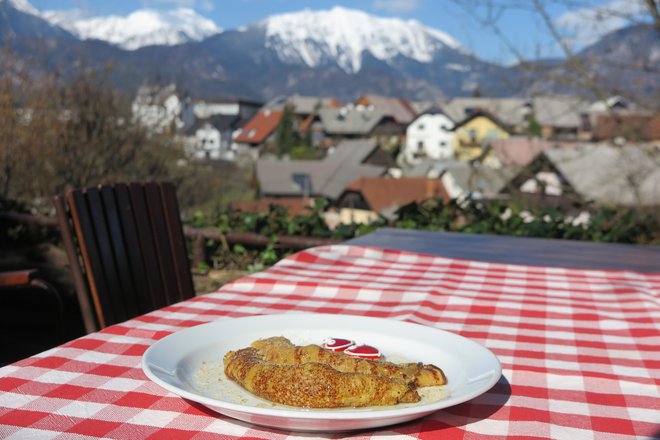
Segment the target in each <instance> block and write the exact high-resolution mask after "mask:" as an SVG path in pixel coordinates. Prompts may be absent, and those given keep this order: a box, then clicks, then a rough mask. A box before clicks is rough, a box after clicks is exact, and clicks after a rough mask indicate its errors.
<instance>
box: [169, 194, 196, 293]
mask: <svg viewBox="0 0 660 440" xmlns="http://www.w3.org/2000/svg"><path fill="white" fill-rule="evenodd" d="M161 194H162V197H163V209H164V210H165V213H166V215H165V221H166V226H167V234H168V238H169V240H168V243H170V246H171V248H172V255H173V257H174V275H175V277H176V283H177V287H178V294H179V297H178V300H179V301H181V300H184V299H187V298H191V297H192V296H193V295H194V293H195V287H194V285H193V280H192V276H191V274H190V262H189V261H188V258H186V256H187V255H188V251H187V249H186V241H185V238H184V236H183V225H182V224H181V217H180V216H179V215H178V212H179V203H178V201H177V197H176V189H175V188H174V185H172V184H171V183H169V182H165V183H163V184H162V185H161Z"/></svg>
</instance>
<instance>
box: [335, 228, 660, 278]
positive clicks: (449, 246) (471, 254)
mask: <svg viewBox="0 0 660 440" xmlns="http://www.w3.org/2000/svg"><path fill="white" fill-rule="evenodd" d="M347 243H349V244H353V245H357V246H375V247H379V248H384V249H396V250H400V251H409V252H419V253H424V254H430V255H438V256H443V257H449V258H460V259H467V260H476V261H487V262H495V263H509V264H527V265H533V266H556V267H567V268H573V269H612V270H634V271H639V272H658V271H660V246H642V245H632V244H622V243H592V242H585V241H577V240H555V239H547V238H528V237H512V236H503V235H485V234H466V233H459V232H431V231H417V230H411V229H397V228H381V229H378V230H377V231H375V232H373V233H371V234H367V235H364V236H362V237H357V238H354V239H352V240H349V241H348V242H347Z"/></svg>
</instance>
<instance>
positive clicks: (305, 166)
mask: <svg viewBox="0 0 660 440" xmlns="http://www.w3.org/2000/svg"><path fill="white" fill-rule="evenodd" d="M389 166H390V164H389V163H388V158H387V157H386V156H383V152H382V150H380V149H379V147H378V145H377V144H375V143H374V142H371V141H368V140H346V141H342V142H341V143H340V144H339V145H338V146H337V148H336V149H335V150H334V152H333V153H331V154H328V155H327V156H326V157H325V158H324V159H323V160H276V159H267V158H260V159H259V160H257V162H256V167H255V173H256V181H257V182H258V185H259V190H260V194H259V196H260V197H263V198H267V197H278V198H279V197H299V198H304V199H308V198H313V197H324V198H327V199H329V200H331V201H334V200H336V199H337V197H339V195H340V194H341V192H342V191H343V190H344V188H345V187H346V185H348V184H349V183H351V182H352V181H353V180H355V179H356V178H359V177H369V176H382V175H384V174H385V173H386V172H387V170H388V167H389Z"/></svg>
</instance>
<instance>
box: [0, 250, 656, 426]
mask: <svg viewBox="0 0 660 440" xmlns="http://www.w3.org/2000/svg"><path fill="white" fill-rule="evenodd" d="M293 311H295V312H320V313H341V314H351V315H368V316H378V317H386V318H391V319H399V320H406V321H411V322H416V323H419V324H424V325H427V326H431V327H437V328H441V329H444V330H449V331H452V332H455V333H458V334H461V335H463V336H466V337H468V338H471V339H473V340H475V341H477V342H480V343H481V344H483V345H485V346H486V347H488V348H490V349H491V350H492V351H493V352H495V353H496V354H497V356H498V357H499V359H500V361H501V362H502V366H503V378H502V379H501V380H500V381H499V383H497V384H496V385H495V386H494V387H493V388H492V389H491V390H490V391H488V392H487V393H485V394H483V395H481V396H479V397H477V398H475V399H473V400H471V401H469V402H466V403H464V404H461V405H457V406H454V407H451V408H448V409H445V410H442V411H438V412H437V413H435V414H433V415H431V416H428V417H426V418H423V419H420V420H417V421H414V422H410V423H407V424H403V425H398V426H392V427H388V428H385V429H384V430H381V431H374V432H360V433H357V434H352V435H353V436H354V437H355V438H364V439H367V438H371V437H380V436H390V437H389V438H412V439H436V438H447V439H454V438H466V439H472V438H493V439H495V438H505V437H520V438H523V437H524V438H530V437H532V438H554V439H557V438H565V439H590V438H634V437H637V438H652V437H654V436H658V435H660V349H659V348H658V347H660V274H658V273H656V274H640V273H634V272H616V271H595V270H569V269H561V268H545V267H527V266H515V265H503V264H491V263H482V262H474V261H462V260H454V259H447V258H439V257H431V256H425V255H418V254H412V253H406V252H398V251H383V250H377V249H373V248H365V247H356V246H346V245H338V246H326V247H319V248H314V249H311V250H307V251H303V252H300V253H298V254H296V255H293V256H291V257H289V258H287V259H285V260H283V261H281V262H280V263H279V264H277V265H276V266H275V267H273V268H271V269H269V270H267V271H264V272H261V273H258V274H254V275H252V276H249V277H246V278H243V279H241V280H238V281H236V282H234V283H232V284H230V285H227V286H225V287H223V288H222V289H220V290H219V291H218V292H215V293H212V294H208V295H204V296H201V297H196V298H193V299H191V300H188V301H185V302H182V303H179V304H176V305H173V306H170V307H167V308H165V309H161V310H159V311H156V312H153V313H150V314H147V315H144V316H141V317H139V318H136V319H132V320H130V321H127V322H125V323H123V324H119V325H115V326H112V327H109V328H107V329H105V330H103V331H101V332H98V333H94V334H91V335H88V336H86V337H83V338H81V339H78V340H75V341H72V342H69V343H67V344H65V345H63V346H60V347H57V348H55V349H52V350H49V351H47V352H44V353H41V354H39V355H37V356H34V357H31V358H28V359H25V360H23V361H21V362H18V363H16V364H13V365H10V366H7V367H4V368H2V369H0V438H15V439H25V438H90V437H92V438H95V437H102V438H131V439H136V438H158V439H160V438H167V439H177V438H195V439H205V438H214V439H218V438H219V439H222V438H246V439H247V438H249V439H296V438H303V435H301V434H296V433H287V432H281V431H276V430H269V429H265V428H260V427H255V426H251V425H249V424H246V423H243V422H239V421H236V420H233V419H230V418H228V417H225V416H222V415H218V414H215V413H212V412H211V411H209V410H207V409H206V408H204V407H203V406H201V405H197V404H194V403H191V402H188V401H185V400H183V399H181V398H179V397H177V396H176V395H173V394H171V393H168V392H166V391H165V390H164V389H162V388H160V387H159V386H157V385H156V384H154V383H152V382H150V381H149V380H147V378H146V377H145V376H144V374H143V373H142V370H141V369H140V358H141V355H142V353H143V352H144V351H145V350H146V349H147V347H148V346H149V345H150V344H152V343H153V342H154V341H156V340H158V339H161V338H163V337H164V336H167V335H169V334H170V333H172V332H175V331H177V330H180V329H183V328H186V327H190V326H194V325H197V324H202V323H205V322H209V321H213V320H215V319H217V318H219V317H223V316H233V317H238V316H249V315H260V314H273V313H287V312H293ZM343 436H345V435H328V436H323V435H320V436H319V437H323V438H325V437H327V438H341V437H343ZM304 438H309V437H304Z"/></svg>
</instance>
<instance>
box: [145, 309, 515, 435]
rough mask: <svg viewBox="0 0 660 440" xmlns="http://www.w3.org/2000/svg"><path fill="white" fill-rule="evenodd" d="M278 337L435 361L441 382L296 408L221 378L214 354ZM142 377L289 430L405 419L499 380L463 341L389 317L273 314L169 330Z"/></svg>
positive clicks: (496, 367) (486, 354) (487, 355)
mask: <svg viewBox="0 0 660 440" xmlns="http://www.w3.org/2000/svg"><path fill="white" fill-rule="evenodd" d="M271 336H285V337H287V338H289V339H291V340H292V341H293V342H294V343H296V344H308V343H316V344H320V343H321V342H322V341H323V340H324V339H326V338H329V337H337V338H346V339H351V340H354V341H356V342H361V343H365V344H369V345H373V346H375V347H377V348H378V349H380V350H381V352H382V353H383V354H384V355H385V357H386V358H387V359H389V360H392V361H416V362H424V363H430V364H435V365H437V366H438V367H440V368H442V370H443V371H444V372H445V374H446V376H447V385H446V386H444V387H434V388H435V389H433V390H432V392H431V393H430V394H429V395H425V394H423V393H425V391H424V390H425V389H420V394H423V395H422V397H423V398H422V401H421V402H419V403H414V404H399V405H396V406H387V407H369V408H346V409H304V408H293V407H289V406H285V405H279V404H273V403H271V402H268V401H266V400H263V399H260V398H258V397H256V396H254V395H252V394H251V393H249V392H247V391H245V390H244V389H243V388H241V387H240V386H238V385H237V384H235V383H234V382H232V381H231V380H229V379H227V378H226V377H225V376H224V373H223V371H222V370H223V366H222V357H223V356H224V355H225V353H227V352H228V351H229V350H236V349H239V348H242V347H246V346H248V345H250V343H252V342H253V341H254V340H256V339H259V338H266V337H271ZM142 369H143V370H144V372H145V374H146V375H147V377H149V378H150V379H151V380H153V381H154V382H156V383H157V384H159V385H160V386H162V387H163V388H165V389H167V390H169V391H171V392H173V393H175V394H177V395H179V396H181V397H183V398H185V399H189V400H192V401H194V402H199V403H201V404H203V405H205V406H207V407H209V408H211V409H213V410H214V411H217V412H219V413H221V414H224V415H227V416H229V417H233V418H236V419H239V420H243V421H246V422H250V423H253V424H256V425H263V426H269V427H273V428H279V429H286V430H293V431H347V430H354V429H368V428H376V427H380V426H386V425H392V424H396V423H401V422H406V421H409V420H413V419H416V418H419V417H423V416H426V415H428V414H431V413H433V412H435V411H437V410H439V409H441V408H446V407H449V406H452V405H456V404H459V403H462V402H465V401H467V400H470V399H472V398H474V397H476V396H478V395H480V394H482V393H484V392H486V391H488V390H489V389H490V388H491V387H492V386H493V385H494V384H495V383H496V382H497V381H498V380H499V378H500V376H501V374H502V368H501V366H500V363H499V361H498V359H497V357H496V356H495V355H494V354H493V353H492V352H491V351H490V350H488V349H487V348H485V347H483V346H482V345H479V344H477V343H476V342H474V341H471V340H470V339H466V338H464V337H462V336H459V335H456V334H453V333H449V332H446V331H443V330H438V329H434V328H431V327H425V326H422V325H417V324H411V323H408V322H403V321H396V320H391V319H381V318H371V317H362V316H346V315H326V314H279V315H263V316H251V317H245V318H236V319H229V318H225V319H220V320H218V321H215V322H210V323H208V324H202V325H199V326H196V327H191V328H189V329H185V330H181V331H179V332H176V333H173V334H171V335H169V336H167V337H165V338H163V339H161V340H160V341H157V342H156V343H154V344H153V345H152V346H151V347H149V348H148V349H147V351H146V352H145V353H144V356H143V357H142Z"/></svg>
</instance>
